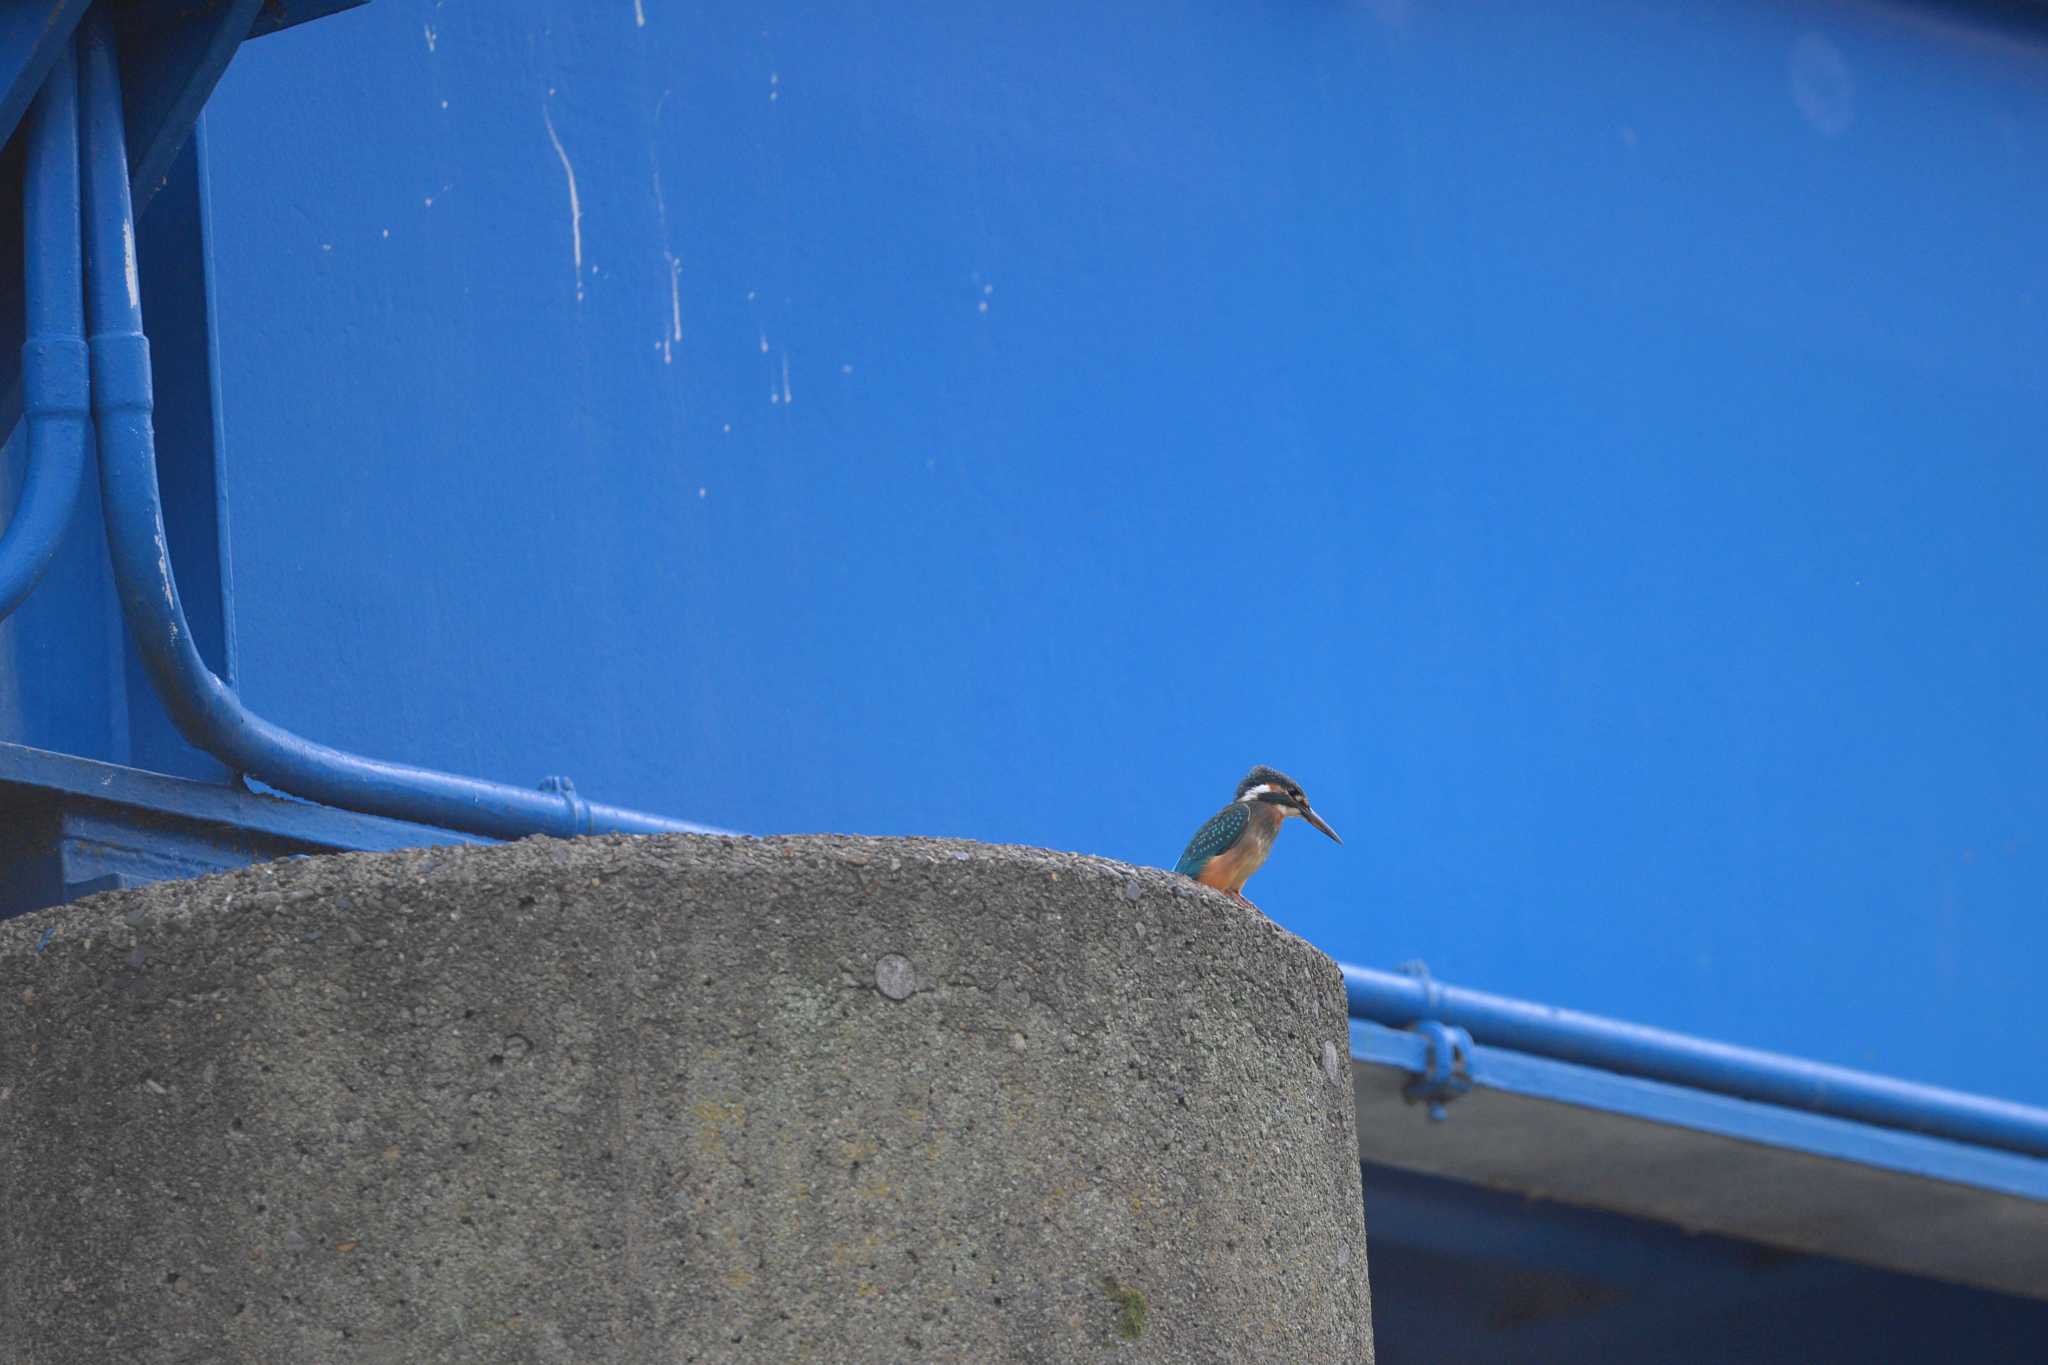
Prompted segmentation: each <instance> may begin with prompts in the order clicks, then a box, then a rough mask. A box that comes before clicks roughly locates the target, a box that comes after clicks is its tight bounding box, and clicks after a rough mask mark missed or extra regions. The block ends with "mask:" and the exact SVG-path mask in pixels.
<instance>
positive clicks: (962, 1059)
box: [0, 837, 1372, 1365]
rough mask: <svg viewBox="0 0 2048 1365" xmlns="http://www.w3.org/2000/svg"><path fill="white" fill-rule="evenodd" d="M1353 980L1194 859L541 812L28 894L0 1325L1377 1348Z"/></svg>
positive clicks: (968, 1357)
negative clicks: (1355, 1088)
mask: <svg viewBox="0 0 2048 1365" xmlns="http://www.w3.org/2000/svg"><path fill="white" fill-rule="evenodd" d="M1345 1038H1346V1030H1345V1015H1344V995H1343V989H1342V985H1341V982H1340V980H1339V977H1338V974H1337V972H1336V970H1335V968H1334V967H1333V966H1332V964H1331V963H1330V961H1329V960H1328V959H1327V958H1325V957H1323V956H1322V955H1321V954H1320V953H1318V952H1316V951H1315V950H1314V949H1312V948H1310V947H1309V946H1308V945H1307V944H1305V943H1303V942H1301V941H1300V940H1299V939H1296V938H1294V937H1292V936H1291V935H1289V934H1287V933H1285V932H1284V931H1282V930H1280V929H1279V928H1277V927H1276V926H1275V925H1273V924H1272V923H1271V922H1270V921H1268V920H1267V919H1265V918H1264V917H1263V916H1261V915H1259V914H1257V913H1256V912H1254V911H1251V910H1248V909H1246V908H1244V907H1241V906H1238V905H1236V904H1233V903H1232V902H1230V901H1229V900H1227V899H1226V898H1224V897H1223V896H1221V895H1219V894H1217V893H1215V892H1212V891H1209V890H1207V889H1205V888H1201V887H1197V886H1195V885H1194V884H1193V883H1191V882H1189V881H1187V880H1186V879H1184V878H1177V877H1173V876H1171V875H1170V874H1167V873H1164V872H1160V871H1156V870H1151V869H1141V868H1132V867H1127V866H1124V865H1122V864H1117V863H1111V862H1106V861H1104V860H1102V859H1098V858H1085V857H1079V856H1074V855H1069V854H1059V853H1048V852H1044V851H1041V850H1036V849H1020V848H997V847H990V846H986V845H979V844H971V843H961V842H951V841H938V840H924V839H851V838H795V839H769V840H758V841H756V840H743V839H714V838H701V837H674V838H659V839H621V838H612V839H592V840H579V841H575V842H560V841H555V840H545V839H535V840H528V841H525V842H522V843H517V844H509V845H504V846H500V847H494V848H469V849H441V850H434V851H419V852H408V853H398V854H355V855H347V856H341V857H331V858H314V859H306V860H299V861H291V862H281V863H272V864H266V865H263V866H258V867H253V868H249V869H246V870H243V871H239V872H234V873H230V874H227V875H225V876H220V877H214V878H209V879H207V880H204V881H197V882H168V883H163V884H160V885H157V886H152V887H148V888H146V889H143V890H140V891H130V892H120V893H115V894H110V895H103V896H97V897H94V898H92V899H91V900H89V901H86V902H82V903H80V904H78V905H76V906H72V907H69V908H64V909H59V910H55V911H48V912H44V913H41V914H37V915H32V916H27V917H24V918H21V919H16V920H12V921H8V922H6V923H4V924H0V1266H4V1272H0V1360H4V1361H9V1362H14V1361H21V1362H33V1363H34V1365H73V1363H74V1362H76V1363H77V1365H85V1363H86V1362H92V1363H93V1365H100V1363H101V1362H106V1361H123V1362H129V1361H134V1362H166V1363H168V1362H173V1361H176V1362H187V1361H207V1362H249V1363H250V1365H256V1363H258V1362H261V1365H314V1363H317V1362H353V1361H376V1362H387V1361H388V1362H405V1363H406V1365H412V1363H413V1362H422V1361H437V1362H438V1361H477V1362H490V1365H506V1363H507V1362H527V1361H534V1362H541V1361H549V1362H554V1361H559V1362H571V1361H574V1362H613V1361H617V1362H654V1361H662V1362H685V1361H688V1362H699V1363H700V1365H710V1363H711V1362H728V1361H729V1362H749V1363H750V1365H751V1363H752V1362H775V1363H776V1365H786V1363H787V1362H797V1361H816V1362H821V1365H869V1363H870V1362H873V1363H875V1365H881V1363H883V1362H898V1361H958V1362H975V1365H984V1363H985V1362H1004V1361H1033V1362H1036V1361H1043V1362H1049V1363H1051V1362H1057V1363H1058V1365H1071V1363H1072V1362H1085V1361H1096V1360H1100V1361H1130V1362H1165V1361H1174V1362H1181V1361H1187V1362H1194V1361H1204V1362H1209V1361H1213V1362H1232V1363H1233V1365H1245V1363H1247V1362H1258V1361H1272V1362H1286V1365H1303V1362H1316V1365H1324V1363H1325V1362H1338V1361H1344V1362H1350V1361H1370V1360H1371V1359H1372V1338H1371V1323H1370V1317H1371V1310H1370V1302H1369V1298H1368V1294H1367V1289H1366V1260H1365V1231H1364V1227H1363V1222H1362V1215H1361V1207H1360V1194H1359V1175H1358V1164H1357V1151H1356V1143H1355V1139H1354V1132H1353V1126H1352V1125H1353V1111H1352V1104H1351V1089H1350V1086H1351V1079H1350V1067H1349V1065H1348V1064H1347V1058H1348V1049H1347V1048H1346V1043H1345Z"/></svg>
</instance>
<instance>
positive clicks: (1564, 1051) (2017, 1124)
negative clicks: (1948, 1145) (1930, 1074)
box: [1338, 963, 2048, 1156]
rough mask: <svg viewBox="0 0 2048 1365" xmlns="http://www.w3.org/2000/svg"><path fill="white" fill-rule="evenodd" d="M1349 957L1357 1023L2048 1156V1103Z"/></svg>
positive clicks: (1347, 984) (1350, 998) (1347, 983)
mask: <svg viewBox="0 0 2048 1365" xmlns="http://www.w3.org/2000/svg"><path fill="white" fill-rule="evenodd" d="M1338 965H1339V966H1340V967H1341V968H1342V970H1343V972H1344V993H1345V997H1346V1000H1347V1003H1348V1005H1349V1007H1350V1013H1351V1017H1352V1018H1354V1019H1368V1020H1371V1021H1373V1022H1375V1023H1380V1024H1387V1025H1390V1026H1392V1027H1394V1028H1407V1027H1409V1026H1410V1025H1412V1024H1415V1023H1418V1022H1420V1021H1421V1020H1424V1019H1434V1020H1437V1021H1439V1022H1440V1023H1445V1024H1455V1025H1457V1026H1458V1027H1460V1028H1463V1029H1465V1030H1466V1031H1467V1032H1469V1033H1470V1034H1471V1035H1472V1038H1473V1040H1474V1041H1475V1042H1477V1043H1480V1044H1486V1045H1491V1046H1494V1047H1500V1048H1507V1049H1511V1050H1513V1051H1517V1052H1529V1053H1534V1054H1536V1055H1537V1056H1541V1057H1553V1058H1556V1059H1558V1060H1559V1061H1567V1062H1578V1063H1581V1064H1583V1065H1586V1066H1594V1067H1600V1068H1602V1069H1604V1070H1608V1071H1616V1072H1620V1073H1622V1074H1624V1075H1629V1076H1643V1077H1647V1078H1649V1079H1652V1080H1659V1081H1670V1082H1672V1083H1674V1084H1677V1085H1689V1086H1692V1087H1694V1088H1696V1089H1699V1090H1712V1091H1715V1092H1717V1093H1720V1094H1723V1095H1733V1096H1736V1097H1737V1098H1739V1099H1747V1100H1757V1101H1761V1102H1762V1103H1765V1104H1777V1105H1783V1106H1785V1107H1787V1108H1791V1109H1805V1110H1809V1111H1811V1112H1813V1113H1816V1114H1831V1115H1833V1116H1835V1117H1837V1118H1845V1119H1855V1120H1857V1121H1858V1122H1862V1123H1872V1124H1877V1125H1879V1126H1880V1127H1885V1128H1903V1129H1905V1130H1907V1131H1908V1132H1914V1133H1926V1134H1928V1135H1929V1136H1932V1137H1942V1138H1950V1139H1952V1140H1954V1141H1957V1142H1971V1143H1976V1144H1978V1145H1980V1146H1985V1147H1999V1148H2003V1149H2005V1150H2006V1151H2012V1152H2024V1153H2026V1154H2027V1155H2028V1156H2048V1109H2036V1108H2033V1107H2031V1106H2029V1105H2024V1104H2015V1103H2012V1102H2011V1101H2008V1100H1998V1099H1991V1098H1988V1097H1986V1096H1983V1095H1971V1094H1965V1093H1964V1092H1962V1091H1959V1090H1944V1089H1942V1088H1940V1087H1939V1086H1931V1085H1915V1084H1913V1083H1912V1082H1910V1081H1900V1080H1893V1079H1892V1078H1890V1077H1888V1076H1878V1075H1873V1074H1872V1073H1870V1072H1867V1071H1852V1070H1850V1069H1848V1068H1847V1067H1839V1066H1827V1065H1824V1064H1823V1063H1820V1062H1809V1061H1804V1060H1801V1059H1800V1058H1797V1057H1787V1056H1784V1055H1782V1054H1779V1053H1775V1052H1761V1051H1758V1050H1756V1049H1753V1048H1746V1047H1734V1046H1731V1045H1729V1044H1726V1043H1716V1042H1711V1041H1709V1040H1707V1039H1705V1038H1693V1037H1690V1036H1688V1035H1686V1034H1683V1033H1669V1032H1666V1031H1665V1030H1663V1029H1654V1028H1645V1027H1643V1026H1641V1025H1639V1024H1630V1023H1624V1022H1623V1021H1621V1020H1619V1019H1607V1018H1603V1017H1601V1016H1600V1015H1597V1014H1580V1013H1578V1012H1577V1011H1575V1010H1565V1009H1557V1008H1554V1007H1553V1006H1549V1005H1538V1004H1535V1003H1533V1002H1530V1001H1527V1000H1511V999H1509V998H1508V997H1506V996H1500V995H1489V994H1487V993H1486V992H1484V991H1473V990H1465V989H1463V988H1462V987H1458V986H1446V985H1444V984H1442V983H1441V982H1438V981H1433V980H1431V979H1430V978H1429V977H1428V976H1427V975H1419V976H1417V975H1408V974H1406V973H1399V972H1381V971H1374V970H1372V969H1370V968H1367V967H1353V966H1350V965H1348V964H1343V963H1340V964H1338ZM1480 1079H1482V1080H1483V1079H1484V1077H1483V1076H1482V1077H1481V1078H1480Z"/></svg>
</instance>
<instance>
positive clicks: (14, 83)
mask: <svg viewBox="0 0 2048 1365" xmlns="http://www.w3.org/2000/svg"><path fill="white" fill-rule="evenodd" d="M362 3H364V0H289V2H287V0H199V3H183V2H182V0H180V2H173V0H151V2H149V3H138V4H128V5H123V6H121V7H120V9H119V13H118V15H117V16H116V18H115V21H114V22H115V28H116V33H117V41H118V42H119V44H120V45H121V47H122V48H123V49H124V50H125V51H127V52H128V53H129V54H130V55H131V56H132V57H134V58H135V61H134V62H133V63H132V67H131V70H132V79H131V80H130V82H129V88H128V90H127V96H126V107H127V122H128V128H127V131H128V141H129V145H130V146H131V147H132V148H133V150H134V164H133V166H132V167H131V171H132V187H133V194H134V203H135V208H136V211H137V212H138V213H140V212H141V211H142V210H143V209H144V208H146V207H147V206H148V204H149V203H150V201H151V199H153V198H154V197H155V195H156V192H157V191H158V190H159V189H160V188H162V186H163V183H164V178H165V176H166V174H167V173H168V172H169V170H170V168H171V165H172V163H173V162H174V161H175V160H176V158H177V155H178V151H179V149H180V148H182V147H183V146H184V145H185V143H186V140H187V139H188V138H189V137H190V136H191V133H192V125H193V123H194V121H195V120H197V118H198V117H199V111H200V109H201V107H202V106H204V105H205V103H206V100H207V97H208V96H209V95H211V94H212V93H213V88H214V86H215V85H217V84H218V83H219V81H220V77H221V73H222V72H223V71H225V70H226V69H227V64H228V61H229V59H230V58H232V57H233V56H234V54H235V51H236V49H237V48H239V47H240V46H241V44H242V42H243V40H244V39H246V38H256V37H261V36H263V35H265V34H269V33H275V32H277V31H278V30H279V29H282V28H288V27H291V26H294V25H297V24H302V23H305V22H306V21H307V20H309V19H318V18H322V17H324V16H326V15H329V14H333V13H335V12H337V11H340V10H345V9H353V8H355V7H356V6H357V5H359V4H362ZM87 4H88V0H26V2H23V0H0V148H5V149H6V153H5V154H0V197H4V190H5V183H4V182H6V181H8V180H9V179H11V178H13V175H14V173H15V172H14V171H13V167H12V165H11V157H12V156H13V155H15V154H16V153H15V149H14V148H13V147H11V146H10V145H9V143H10V139H11V138H12V137H13V134H14V131H15V129H16V127H17V125H19V124H20V122H21V119H22V116H23V115H24V114H25V113H26V112H27V110H28V108H29V105H30V103H31V102H32V101H33V100H34V98H35V94H36V91H37V90H39V89H41V88H42V84H43V81H44V78H45V77H46V76H47V75H48V73H49V70H50V68H51V66H52V65H53V64H54V63H55V62H56V60H57V54H58V53H59V52H62V51H63V50H64V49H65V47H66V46H67V45H68V44H69V43H70V41H71V37H72V34H73V32H74V31H75V30H76V28H77V27H78V24H79V21H80V19H81V18H82V17H83V16H84V14H85V11H86V7H87ZM13 235H14V228H13V223H12V221H11V220H10V219H9V218H8V216H7V215H6V214H4V213H0V297H4V296H5V294H6V291H7V288H8V285H9V282H10V279H11V276H12V271H13V264H12V260H11V256H12V254H13V248H14V241H13ZM20 326H21V323H20V321H19V320H18V319H17V318H15V317H13V316H11V315H9V314H8V313H7V312H6V310H4V309H0V436H4V434H5V433H6V432H8V431H10V430H12V429H13V427H14V424H15V421H16V420H17V419H18V418H19V417H20V416H21V401H22V393H21V389H20V386H19V383H18V379H19V376H18V375H16V374H15V373H14V372H13V369H12V359H13V356H12V352H13V350H14V346H15V340H14V339H15V338H16V337H17V336H19V335H21V334H20V332H18V331H17V330H16V329H17V328H18V327H20Z"/></svg>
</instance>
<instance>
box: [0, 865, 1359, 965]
mask: <svg viewBox="0 0 2048 1365" xmlns="http://www.w3.org/2000/svg"><path fill="white" fill-rule="evenodd" d="M543 850H545V851H546V852H547V853H548V854H550V855H552V858H553V860H555V861H558V862H560V863H562V864H563V866H564V867H565V869H566V868H567V867H569V866H572V865H573V866H574V867H576V869H577V870H579V871H596V872H600V873H603V872H615V873H625V872H633V871H643V872H652V871H659V870H660V868H661V866H662V865H663V864H670V863H674V862H678V861H680V862H682V863H686V864H688V865H691V866H695V867H703V866H706V865H723V866H724V867H726V868H728V869H730V870H732V871H734V872H741V873H743V872H744V871H745V870H746V868H747V866H748V864H749V863H750V862H752V861H754V860H757V859H774V860H776V862H777V863H781V862H783V861H784V860H789V859H798V858H801V859H804V860H807V861H811V862H814V863H816V862H825V861H833V862H839V863H844V864H849V865H853V866H873V865H876V864H878V863H879V864H881V865H882V866H883V867H886V868H887V869H888V870H891V871H895V870H899V869H900V868H901V866H902V865H903V864H905V863H922V864H926V865H930V866H934V867H942V866H948V865H956V864H968V865H972V866H977V867H981V868H1006V869H1009V870H1012V871H1015V872H1016V873H1019V874H1023V875H1034V876H1035V875H1052V876H1061V875H1066V876H1073V877H1076V878H1090V879H1094V880H1098V881H1102V882H1105V883H1111V882H1113V883H1117V884H1119V885H1120V887H1121V888H1122V889H1123V891H1124V894H1125V895H1126V896H1127V897H1129V898H1131V899H1135V898H1136V897H1137V896H1139V895H1141V894H1143V893H1144V892H1145V891H1148V890H1149V891H1154V892H1157V893H1160V894H1163V895H1167V896H1171V897H1175V898H1178V899H1192V898H1198V897H1206V898H1209V900H1210V902H1211V904H1212V907H1221V908H1222V909H1223V910H1225V911H1226V912H1227V913H1234V914H1239V915H1242V916H1243V917H1244V919H1245V921H1246V922H1247V924H1249V925H1253V926H1257V927H1260V928H1263V929H1264V930H1266V931H1268V932H1271V933H1272V934H1274V935H1277V936H1278V937H1279V938H1280V939H1281V940H1284V941H1287V942H1289V943H1291V944H1295V945H1299V946H1300V947H1302V948H1306V949H1307V950H1308V951H1310V952H1312V953H1315V954H1316V955H1317V956H1319V957H1323V958H1324V959H1325V960H1328V955H1327V954H1324V953H1323V952H1322V950H1321V949H1319V948H1317V947H1316V946H1315V945H1314V944H1312V943H1309V942H1308V941H1307V940H1305V939H1303V938H1301V937H1300V936H1299V935H1297V934H1295V933H1293V932H1291V931H1289V930H1288V929H1286V928H1284V927H1283V926H1281V925H1280V924H1279V923H1277V922H1276V921H1274V920H1273V919H1272V918H1271V917H1270V916H1268V915H1266V914H1265V913H1263V912H1262V911H1260V910H1258V909H1257V908H1255V907H1252V906H1249V905H1243V904H1240V903H1239V902H1237V901H1236V900H1234V899H1232V898H1231V897H1229V896H1226V895H1225V894H1223V893H1222V892H1220V891H1217V890H1215V889H1213V888H1211V887H1207V886H1204V885H1202V884H1201V883H1199V882H1197V881H1195V880H1193V879H1192V878H1190V877H1185V876H1182V875H1180V874H1179V873H1176V872H1171V871H1168V870H1166V869H1164V868H1158V867H1145V866H1141V865H1139V864H1136V863H1124V862H1118V861H1116V860H1115V859H1113V858H1105V857H1101V856H1100V855H1097V854H1092V853H1075V852H1069V851H1064V850H1059V849H1049V848H1040V847H1037V846H1034V845H1029V844H992V843H983V842H981V841H979V840H974V839H954V838H936V837H931V836H925V835H859V834H777V835H764V836H758V837H756V836H749V835H735V834H657V835H623V834H604V835H593V836H589V837H585V838H580V839H557V838H552V837H549V836H545V835H536V836H533V837H532V838H528V839H521V840H516V841H513V842H510V843H504V844H482V845H478V844H472V845H451V846H440V847H434V848H420V849H400V850H397V851H395V852H372V853H334V854H321V855H317V856H300V857H292V858H284V859H279V860H277V861H274V862H263V863H255V864H251V865H250V866H248V867H243V868H236V869H234V870H232V871H228V872H221V873H215V874H213V875H211V876H206V877H200V878H193V879H185V880H179V881H172V882H157V883H154V884H152V885H150V886H145V887H140V888H137V889H135V890H129V891H107V892H101V893H99V894H97V895H93V896H87V897H84V898H82V899H80V900H77V901H73V902H71V903H69V904H66V905H60V906H55V907H52V908H50V909H47V910H39V911H35V912H32V913H30V914H27V915H22V916H18V917H16V918H14V919H10V920H0V957H8V956H13V955H14V954H16V953H21V952H30V953H33V952H39V951H41V949H42V948H43V947H44V946H46V944H47V941H48V938H49V937H50V936H51V935H65V934H69V933H75V932H79V931H88V932H89V931H90V930H92V929H93V928H95V927H97V926H101V925H107V926H111V925H112V924H113V923H114V922H116V921H117V920H121V919H123V918H128V919H131V920H132V918H133V917H134V916H135V915H136V914H138V913H147V907H148V906H149V905H150V904H151V903H152V902H153V901H155V900H157V899H158V898H159V897H168V898H170V899H173V900H175V901H177V902H178V903H180V904H183V905H188V906H189V905H192V904H203V903H205V902H207V901H209V900H211V899H212V897H211V894H210V893H211V892H213V891H215V890H218V891H220V892H222V893H224V894H226V895H239V894H242V893H244V892H278V893H284V894H287V895H288V894H290V892H291V891H292V890H294V889H295V887H296V885H297V884H298V883H300V882H303V881H306V880H309V879H312V878H314V877H316V876H317V874H318V872H319V870H320V869H322V868H324V867H325V866H327V865H329V864H332V863H334V862H336V861H337V860H345V861H350V862H356V861H363V860H370V861H375V862H379V863H382V864H384V865H385V866H386V867H387V868H388V870H389V875H392V876H395V877H400V878H406V877H412V878H423V877H429V876H443V875H464V874H466V875H469V876H473V877H480V878H486V879H487V878H489V877H491V876H492V875H493V874H494V873H496V872H498V871H500V870H502V871H503V872H505V873H506V874H516V875H527V874H529V873H530V872H531V869H532V865H533V858H534V855H535V854H536V853H538V852H541V851H543ZM764 870H765V869H764Z"/></svg>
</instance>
